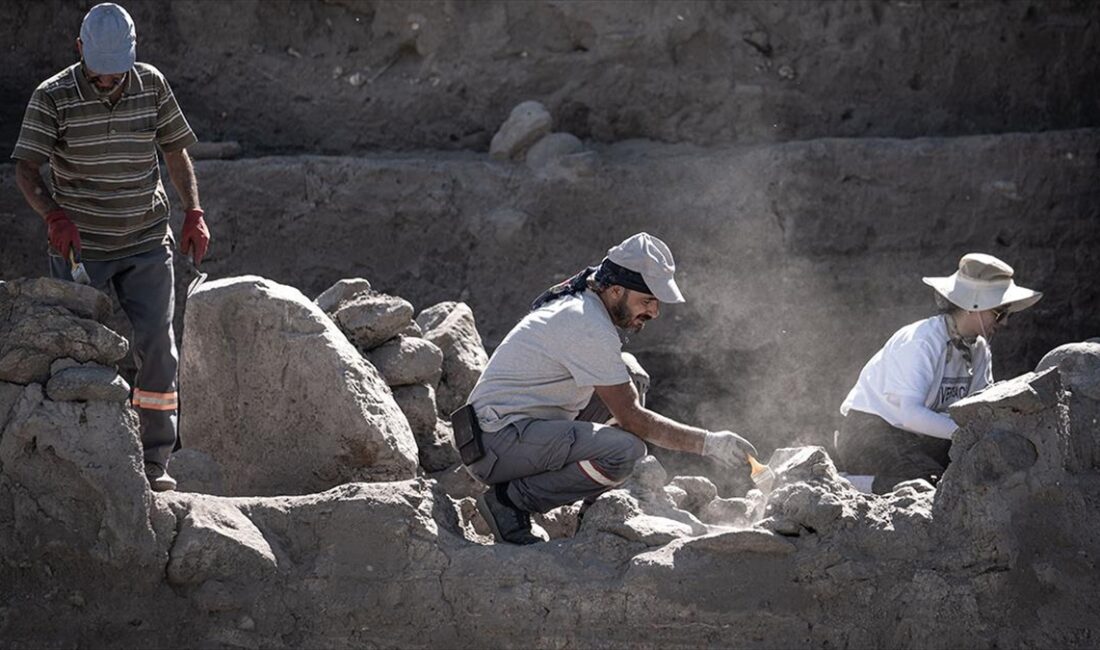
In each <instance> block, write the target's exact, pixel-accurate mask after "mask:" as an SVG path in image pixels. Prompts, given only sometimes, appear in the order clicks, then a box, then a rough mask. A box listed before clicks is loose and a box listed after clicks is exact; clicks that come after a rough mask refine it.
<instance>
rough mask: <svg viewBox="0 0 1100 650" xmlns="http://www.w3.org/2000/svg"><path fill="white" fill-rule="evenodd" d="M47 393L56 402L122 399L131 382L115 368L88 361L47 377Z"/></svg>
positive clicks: (125, 395)
mask: <svg viewBox="0 0 1100 650" xmlns="http://www.w3.org/2000/svg"><path fill="white" fill-rule="evenodd" d="M46 394H47V395H48V396H49V398H50V399H52V400H53V401H55V402H92V401H102V402H125V401H126V399H127V398H129V397H130V385H129V384H127V383H126V380H125V379H123V378H122V377H121V376H120V375H119V374H118V372H117V371H116V370H115V369H114V368H108V367H106V366H101V365H98V364H92V363H89V364H85V365H83V366H71V367H68V368H65V369H64V370H61V371H60V372H58V373H57V374H55V375H53V376H52V377H50V381H49V382H48V383H47V384H46Z"/></svg>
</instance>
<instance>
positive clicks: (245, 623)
mask: <svg viewBox="0 0 1100 650" xmlns="http://www.w3.org/2000/svg"><path fill="white" fill-rule="evenodd" d="M237 628H239V629H241V630H245V631H249V630H255V629H256V621H254V620H252V617H251V616H249V615H247V614H245V615H244V616H242V617H240V619H238V620H237Z"/></svg>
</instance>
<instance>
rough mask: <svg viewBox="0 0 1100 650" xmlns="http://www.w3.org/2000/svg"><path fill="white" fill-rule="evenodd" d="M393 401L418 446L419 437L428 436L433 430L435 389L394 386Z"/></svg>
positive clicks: (415, 386) (434, 421) (422, 386)
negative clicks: (403, 415) (402, 414)
mask: <svg viewBox="0 0 1100 650" xmlns="http://www.w3.org/2000/svg"><path fill="white" fill-rule="evenodd" d="M393 400H394V401H395V402H397V406H398V407H399V408H400V409H401V412H402V413H404V414H405V418H406V419H408V421H409V427H410V428H411V429H412V432H413V436H414V437H416V438H417V444H420V439H421V437H425V436H430V435H431V434H432V432H433V431H434V430H435V426H436V420H437V419H438V418H437V417H436V406H435V389H433V388H432V387H431V386H425V385H419V384H418V385H412V386H395V387H394V388H393Z"/></svg>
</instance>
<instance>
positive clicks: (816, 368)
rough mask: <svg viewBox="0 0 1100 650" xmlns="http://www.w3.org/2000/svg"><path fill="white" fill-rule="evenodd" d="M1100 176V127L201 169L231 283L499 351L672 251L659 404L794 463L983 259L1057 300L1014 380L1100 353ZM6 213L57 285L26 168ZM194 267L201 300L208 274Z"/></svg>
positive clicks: (650, 335) (13, 256) (659, 336)
mask: <svg viewBox="0 0 1100 650" xmlns="http://www.w3.org/2000/svg"><path fill="white" fill-rule="evenodd" d="M1098 156H1100V131H1097V130H1087V129H1086V130H1076V131H1067V132H1058V133H1046V134H1016V135H1004V136H980V137H966V138H950V139H918V140H881V139H880V140H872V139H865V140H845V139H827V140H818V141H812V142H804V143H788V144H783V145H766V146H755V147H729V148H722V149H708V150H703V149H697V148H692V147H685V146H680V147H671V146H667V145H656V144H653V143H642V142H628V143H622V144H620V145H616V146H613V147H607V148H602V149H601V150H600V151H599V152H598V154H597V162H596V163H594V164H593V165H592V166H591V167H590V168H588V170H587V172H586V173H583V174H574V175H569V176H556V177H546V176H544V175H540V174H536V173H534V172H532V171H531V170H530V169H528V168H527V167H526V166H525V165H523V164H519V163H502V162H494V161H491V160H490V159H489V158H488V156H485V155H484V154H449V155H440V154H433V155H430V156H429V155H409V156H391V157H368V158H349V157H313V156H301V157H271V158H261V159H251V160H241V161H201V162H200V163H199V166H198V173H199V177H200V179H201V183H202V188H203V196H204V205H205V207H206V208H207V210H208V212H209V215H210V222H211V224H212V229H213V236H214V243H213V247H212V249H211V252H210V257H209V261H208V262H207V263H206V264H205V266H206V270H208V271H209V272H210V273H211V276H212V277H215V278H216V277H226V276H230V275H239V274H248V273H255V274H258V275H262V276H264V277H269V278H272V279H274V280H277V281H279V282H285V283H287V284H291V285H293V286H297V287H301V288H302V290H303V291H304V292H306V293H307V294H308V295H310V296H313V295H316V294H317V293H319V292H321V291H322V290H324V289H325V288H327V287H328V286H329V285H331V284H332V283H333V282H334V281H336V280H338V279H340V278H343V277H353V276H362V277H366V278H368V279H370V281H371V283H372V284H374V285H375V286H376V287H377V288H378V289H380V290H382V291H387V292H390V293H393V294H396V295H401V296H404V297H406V298H407V299H409V300H410V301H412V302H413V304H414V305H415V306H416V308H417V309H421V308H423V307H427V306H429V305H431V304H434V303H436V302H439V301H442V300H448V299H455V298H459V299H462V300H465V301H467V302H468V303H469V304H470V306H471V307H472V308H473V310H474V313H475V315H476V317H477V321H478V327H479V329H480V331H481V333H482V335H483V336H484V338H485V342H486V345H487V346H488V347H489V348H490V349H491V348H492V347H493V346H495V345H496V344H497V343H498V342H499V341H500V339H501V338H502V337H503V336H504V334H505V333H507V331H508V329H509V328H510V327H511V326H512V325H513V324H514V323H515V322H516V320H518V319H519V317H521V316H522V315H523V313H524V311H525V309H526V305H527V304H528V302H529V301H530V300H531V299H532V298H533V297H534V296H535V295H537V294H538V293H539V291H541V290H542V289H543V288H544V287H546V286H548V285H549V284H550V283H552V282H555V281H557V280H559V279H561V278H563V277H565V276H566V275H568V274H570V273H572V272H573V271H575V270H577V269H578V268H580V267H581V266H583V265H585V264H589V263H593V262H595V261H598V260H599V259H600V257H601V256H602V255H603V253H604V251H605V250H606V248H607V247H608V246H610V245H612V244H614V243H616V242H618V241H619V240H621V239H622V238H623V237H625V236H627V235H629V234H631V233H633V232H636V231H638V230H648V231H650V232H652V233H654V234H657V235H659V236H660V237H663V238H665V239H666V240H667V241H668V242H669V244H670V246H671V248H672V250H673V251H674V253H675V254H676V256H677V260H678V263H679V268H680V271H679V275H680V277H681V280H680V282H681V284H682V286H683V289H684V292H685V294H686V295H687V298H688V302H687V304H685V305H675V306H669V307H666V308H665V310H664V313H663V315H662V317H661V318H660V319H658V320H657V321H654V322H653V323H651V324H650V325H649V326H648V327H647V329H646V331H645V332H643V333H641V334H640V335H638V336H636V337H634V338H633V339H632V340H631V341H630V342H629V343H628V345H627V349H630V350H632V351H634V352H636V353H637V355H638V356H639V358H640V359H641V361H642V363H643V364H645V365H646V366H647V368H649V369H650V371H651V372H652V374H653V375H654V378H655V382H654V395H655V401H654V405H655V406H656V407H657V408H658V409H659V410H662V411H663V412H666V413H669V414H670V415H674V416H679V417H682V418H685V419H687V420H689V421H692V422H697V423H699V424H701V425H703V426H712V427H717V426H723V427H729V428H732V429H734V430H739V431H744V432H746V433H747V434H749V435H750V436H752V437H753V438H754V439H756V440H758V441H760V442H761V443H762V444H763V446H764V447H766V448H773V447H775V446H782V445H786V444H792V443H814V444H827V443H829V442H830V438H831V432H832V430H833V425H834V422H833V420H834V418H835V417H837V416H838V414H837V412H836V409H837V407H838V406H839V404H840V402H841V400H842V399H843V397H844V395H845V393H846V392H847V390H848V388H849V387H850V385H851V384H852V383H853V382H854V381H855V378H856V376H857V374H858V372H859V368H860V367H861V366H862V364H863V363H864V362H865V361H866V360H867V359H868V358H869V357H870V356H871V355H872V354H873V353H874V351H875V350H876V349H877V348H878V347H879V346H880V345H881V344H882V342H883V341H884V340H885V339H886V338H887V337H889V335H890V334H891V333H892V332H893V331H894V330H895V329H897V328H898V327H900V326H901V325H903V324H905V323H908V322H911V321H914V320H917V319H918V318H921V317H924V316H926V315H928V314H930V313H932V312H933V311H934V306H933V301H932V294H931V290H930V289H928V288H927V287H925V285H923V284H922V283H921V282H920V278H921V276H922V275H947V274H949V273H950V272H951V271H953V270H954V268H955V265H956V264H957V261H958V258H959V257H960V256H961V255H962V254H963V253H966V252H968V251H973V250H980V251H985V252H989V253H993V254H995V255H998V256H1000V257H1002V258H1004V259H1005V260H1007V261H1009V262H1010V263H1011V264H1013V265H1014V266H1015V267H1016V269H1017V272H1018V278H1019V280H1020V282H1021V283H1022V284H1024V285H1025V286H1031V287H1036V288H1039V289H1041V290H1043V291H1045V292H1046V297H1045V298H1044V300H1043V301H1041V302H1040V303H1039V304H1038V305H1037V306H1036V307H1035V308H1033V309H1031V310H1029V311H1028V312H1026V313H1024V314H1022V315H1020V316H1018V317H1015V318H1013V319H1012V321H1011V323H1010V325H1009V327H1008V328H1007V329H1006V330H1004V331H1003V332H1001V333H1000V334H998V336H997V337H996V339H995V340H994V342H993V348H994V351H995V352H994V354H995V375H996V377H997V378H1006V377H1011V376H1014V375H1016V374H1019V373H1021V372H1024V371H1026V370H1028V369H1030V368H1031V367H1034V364H1035V363H1036V362H1037V361H1038V360H1039V358H1040V357H1041V356H1042V354H1043V353H1045V352H1046V351H1047V350H1049V349H1050V348H1052V347H1054V346H1056V345H1059V344H1061V343H1065V342H1068V341H1073V340H1081V339H1084V338H1088V337H1089V336H1094V335H1095V334H1096V325H1097V321H1096V317H1095V314H1096V312H1097V307H1098V305H1100V288H1098V287H1097V285H1096V284H1095V282H1094V281H1093V279H1094V278H1096V277H1098V275H1100V252H1098V251H1100V229H1098V228H1097V223H1098V222H1100V221H1098V220H1100V208H1098V206H1100V183H1098V182H1097V180H1098V176H1097V160H1098ZM0 215H4V216H5V217H6V218H8V219H9V220H10V221H9V223H11V227H10V229H9V230H8V233H9V237H8V238H7V241H6V243H5V245H4V246H5V255H4V256H3V258H2V260H0V277H5V278H14V277H20V276H25V275H36V274H38V273H39V272H40V271H41V269H42V268H43V266H44V263H43V261H42V250H41V243H40V242H41V240H42V238H43V237H44V231H43V229H42V226H41V224H40V223H39V222H38V220H37V219H35V218H34V217H32V216H31V215H30V214H28V210H27V208H26V207H25V206H23V205H22V201H21V199H20V198H18V193H17V192H16V190H15V188H14V187H13V181H12V171H11V168H10V167H7V168H3V169H2V170H0ZM176 227H177V228H178V224H176ZM178 271H179V274H180V277H179V280H180V285H181V289H182V287H183V285H184V284H185V283H186V282H187V281H188V280H190V278H191V277H192V275H191V273H192V272H191V270H190V269H189V268H188V267H186V266H185V265H182V264H181V265H180V266H179V268H178ZM180 302H181V303H182V302H183V300H181V301H180ZM181 308H182V305H181ZM185 353H186V351H185Z"/></svg>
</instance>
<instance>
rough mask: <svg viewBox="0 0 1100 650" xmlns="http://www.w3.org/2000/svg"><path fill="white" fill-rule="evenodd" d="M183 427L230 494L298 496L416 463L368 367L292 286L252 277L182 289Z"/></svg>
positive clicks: (407, 469)
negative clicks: (185, 298) (217, 468)
mask: <svg viewBox="0 0 1100 650" xmlns="http://www.w3.org/2000/svg"><path fill="white" fill-rule="evenodd" d="M184 332H185V334H184V343H183V349H184V355H183V368H182V372H181V383H182V391H183V392H184V394H185V395H186V396H187V399H186V400H184V402H183V409H184V411H183V413H182V424H181V426H182V436H183V439H184V440H186V441H187V444H188V446H191V447H195V448H198V449H201V450H203V451H206V452H207V453H209V454H210V455H211V456H213V457H214V458H216V459H217V460H218V462H219V463H221V465H222V468H223V469H224V472H225V487H226V490H227V491H228V493H229V494H234V495H242V494H300V493H304V492H315V491H318V490H323V489H327V488H329V487H332V486H333V485H338V484H340V483H344V482H347V481H353V480H396V479H401V478H408V477H411V476H413V475H414V473H415V471H416V445H415V442H414V440H413V437H412V432H411V431H410V430H409V425H408V422H407V421H406V419H405V417H404V416H403V415H402V414H401V411H400V409H398V407H397V404H395V403H394V401H393V396H392V395H391V393H390V391H389V389H388V388H387V387H386V386H385V384H384V383H383V382H382V380H381V378H380V377H379V376H378V373H377V372H376V371H375V370H374V368H373V367H372V366H371V365H370V364H369V363H367V362H366V361H364V360H363V358H362V356H361V355H360V354H359V352H358V351H357V350H356V349H355V348H354V347H352V346H351V344H350V343H349V342H348V340H347V338H346V337H345V336H344V335H343V334H342V333H341V332H340V331H339V330H338V329H336V326H335V325H334V324H333V322H332V321H331V320H330V319H329V318H328V317H327V316H325V314H324V313H323V312H322V311H321V310H320V309H319V308H318V307H317V306H316V305H315V304H314V303H313V302H311V301H309V300H308V299H306V298H305V296H303V295H302V294H301V292H299V291H298V290H297V289H293V288H291V287H287V286H285V285H281V284H277V283H275V282H271V281H269V280H265V279H263V278H259V277H256V276H244V277H238V278H228V279H224V280H217V281H213V282H207V283H206V284H204V285H202V287H200V289H199V290H198V291H197V292H196V293H195V294H194V295H193V296H192V297H191V298H190V301H189V305H188V309H187V317H186V325H185V328H184Z"/></svg>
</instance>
